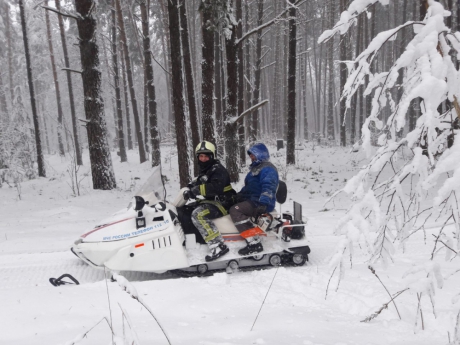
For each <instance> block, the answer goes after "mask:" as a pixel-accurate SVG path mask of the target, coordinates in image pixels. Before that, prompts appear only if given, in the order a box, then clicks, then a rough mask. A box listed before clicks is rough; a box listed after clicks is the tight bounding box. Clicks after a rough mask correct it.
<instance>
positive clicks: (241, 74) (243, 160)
mask: <svg viewBox="0 0 460 345" xmlns="http://www.w3.org/2000/svg"><path fill="white" fill-rule="evenodd" d="M236 22H237V23H238V26H237V27H236V34H237V36H238V38H241V37H242V36H243V5H242V0H236ZM237 55H238V115H240V114H241V113H242V112H243V111H244V64H243V61H244V58H243V45H242V44H239V45H238V47H237ZM243 121H244V120H241V122H240V123H237V128H238V147H239V156H240V165H242V166H243V165H245V164H246V147H245V146H244V126H243Z"/></svg>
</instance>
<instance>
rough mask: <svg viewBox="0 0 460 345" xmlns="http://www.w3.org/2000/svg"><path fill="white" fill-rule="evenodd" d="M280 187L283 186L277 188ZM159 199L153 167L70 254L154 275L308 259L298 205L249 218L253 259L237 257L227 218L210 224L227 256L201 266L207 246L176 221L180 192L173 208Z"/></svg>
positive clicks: (233, 230) (237, 242) (234, 233)
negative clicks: (255, 242) (254, 238)
mask: <svg viewBox="0 0 460 345" xmlns="http://www.w3.org/2000/svg"><path fill="white" fill-rule="evenodd" d="M283 188H285V185H284V186H280V189H283ZM281 194H282V193H281ZM165 195H166V191H165V188H164V185H163V183H162V176H161V173H160V169H159V168H156V169H155V170H154V172H153V174H152V175H151V176H150V177H149V179H148V180H147V181H146V183H145V184H144V186H143V187H142V188H141V189H140V190H139V191H138V193H136V196H135V197H134V198H133V200H132V201H131V202H130V203H129V205H128V207H127V208H126V209H123V210H121V211H119V212H117V213H115V214H114V215H112V216H111V217H109V218H108V219H106V220H105V221H103V222H101V223H100V225H97V226H95V227H94V229H92V230H91V231H89V232H87V233H85V234H83V235H81V236H80V238H79V239H78V240H76V241H75V243H74V245H73V246H72V248H71V250H72V252H73V253H74V254H75V255H76V256H78V257H79V258H80V259H82V260H83V261H84V262H86V263H87V264H89V265H91V266H93V267H96V268H104V267H107V268H108V269H110V270H114V271H141V272H155V273H163V272H166V271H169V270H176V269H181V270H184V271H188V272H197V273H200V274H203V273H205V272H206V271H208V270H215V269H226V268H227V267H230V268H231V269H235V268H237V267H245V266H259V265H273V266H277V265H281V264H286V263H290V264H294V265H303V264H304V263H305V262H306V261H307V260H308V254H309V252H310V248H309V246H308V241H307V240H306V239H305V230H304V228H305V225H306V224H303V223H302V215H301V205H300V204H298V203H294V214H289V213H283V214H278V213H276V212H272V213H269V214H265V215H263V216H260V217H259V218H258V219H254V222H255V225H258V226H259V227H260V228H261V229H262V230H263V231H264V237H263V243H264V248H265V250H264V251H263V252H262V253H260V254H259V255H253V256H248V257H241V256H240V255H238V249H240V248H242V247H244V246H245V242H244V241H243V239H242V238H241V237H240V236H239V233H238V231H237V230H236V228H235V226H234V225H233V222H232V220H231V219H230V216H225V217H222V218H219V219H216V220H215V224H216V226H217V227H218V229H219V231H220V232H221V233H222V235H223V237H224V239H225V241H226V244H227V245H228V247H229V248H230V252H229V253H228V254H226V255H225V256H223V257H221V258H220V259H218V260H216V261H214V262H208V263H206V262H205V260H204V257H205V255H206V253H207V250H208V249H207V246H206V245H200V244H198V243H197V242H196V238H195V235H194V234H187V235H186V234H185V233H184V229H183V227H182V225H181V224H180V222H179V219H178V217H177V209H176V206H175V205H180V206H181V205H182V204H184V203H185V200H181V198H182V193H179V196H178V198H176V200H174V202H173V203H167V202H165ZM282 199H283V198H280V200H279V201H281V202H284V201H285V200H286V196H285V195H284V200H282ZM185 230H187V229H185ZM186 232H188V231H186Z"/></svg>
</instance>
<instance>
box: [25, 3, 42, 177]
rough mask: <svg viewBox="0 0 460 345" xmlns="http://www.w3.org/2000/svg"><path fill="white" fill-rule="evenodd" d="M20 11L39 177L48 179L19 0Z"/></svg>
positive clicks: (27, 44) (27, 43) (27, 42)
mask: <svg viewBox="0 0 460 345" xmlns="http://www.w3.org/2000/svg"><path fill="white" fill-rule="evenodd" d="M19 11H20V15H21V26H22V38H23V41H24V53H25V56H26V68H27V80H28V81H29V92H30V105H31V107H32V116H33V122H34V129H35V146H36V149H37V164H38V176H40V177H46V170H45V161H44V159H43V152H42V142H41V138H40V124H39V120H38V112H37V105H36V102H35V90H34V82H33V81H34V79H33V77H32V63H31V61H30V52H29V41H28V38H27V27H26V15H25V10H24V2H23V0H19Z"/></svg>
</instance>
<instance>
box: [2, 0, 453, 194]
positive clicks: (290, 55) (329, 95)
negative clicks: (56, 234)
mask: <svg viewBox="0 0 460 345" xmlns="http://www.w3.org/2000/svg"><path fill="white" fill-rule="evenodd" d="M349 3H350V1H347V0H340V1H315V0H309V1H299V0H296V1H294V0H293V1H290V2H286V3H285V2H283V1H275V0H252V1H250V0H247V1H246V0H235V1H226V0H213V1H212V0H208V1H206V0H202V1H200V0H187V1H185V0H174V1H167V0H159V1H140V0H125V1H121V0H113V1H112V0H101V1H98V2H95V1H66V0H48V1H38V0H37V1H32V0H23V1H9V0H2V1H1V11H0V13H1V16H0V51H1V53H0V60H1V64H2V66H4V68H2V70H1V72H0V138H1V140H0V171H1V179H0V181H7V180H8V181H14V180H22V179H30V178H34V177H35V176H45V175H46V167H45V163H44V158H43V155H46V154H48V155H49V154H58V155H61V156H67V157H68V158H69V159H71V160H72V161H73V162H74V169H75V172H76V171H77V169H78V166H80V165H81V164H83V163H82V158H81V156H82V152H83V151H84V150H89V152H90V156H91V168H92V177H93V184H94V188H95V189H112V188H114V187H115V178H114V174H115V172H114V171H113V168H112V163H111V158H110V155H109V154H108V152H110V151H116V152H117V154H118V157H119V159H120V160H121V161H122V162H123V161H126V160H127V156H126V151H127V150H133V149H135V150H138V152H139V160H140V162H141V163H142V162H144V161H147V160H149V161H150V162H151V164H152V166H155V165H158V164H159V162H160V160H161V157H160V151H159V147H160V145H161V144H164V143H174V144H176V145H177V152H178V160H179V167H180V177H181V185H185V184H186V182H187V181H188V180H189V177H190V175H193V171H196V169H197V167H196V166H195V167H193V163H190V162H189V161H190V157H193V154H192V152H193V148H194V147H195V146H196V144H197V143H198V142H199V141H200V140H202V139H203V140H209V141H211V142H216V144H217V147H218V153H219V156H220V158H221V159H222V160H224V161H225V162H226V164H227V167H228V169H229V171H230V174H231V176H232V179H233V180H234V181H237V180H238V169H240V167H241V166H242V165H244V158H245V147H247V145H248V144H249V143H252V142H255V141H265V142H270V143H275V142H276V141H277V140H280V141H284V142H286V149H287V157H286V163H287V164H295V155H294V150H295V148H296V146H297V147H299V146H300V147H301V146H302V145H304V143H305V142H308V141H316V142H317V143H318V144H319V145H330V146H335V145H341V146H347V145H348V146H352V145H354V144H359V140H360V138H361V134H362V132H361V131H362V127H363V123H364V121H365V119H366V118H367V117H368V116H369V114H370V112H371V107H372V93H371V92H365V90H366V88H367V86H368V84H369V80H370V78H369V76H367V77H366V78H365V80H364V81H363V82H362V83H361V84H360V86H359V88H358V89H357V90H356V93H354V94H353V97H351V98H350V100H349V101H348V102H347V101H346V100H345V98H344V97H341V95H342V94H343V91H344V90H345V88H346V80H347V77H348V76H349V73H350V70H351V68H352V67H351V65H352V64H353V63H352V61H354V59H355V58H357V57H358V56H359V55H360V54H361V53H362V52H363V51H364V50H365V48H366V47H367V46H368V45H369V43H370V42H371V41H372V39H373V38H374V37H375V36H376V35H377V34H378V33H380V32H384V31H386V30H389V29H390V28H394V27H398V26H399V25H401V24H403V23H405V22H407V21H414V20H422V19H423V18H424V17H425V15H426V12H427V3H426V2H425V1H421V2H420V1H412V2H410V1H407V0H404V1H391V2H390V3H389V5H388V6H383V5H385V3H386V2H385V1H371V3H372V5H371V6H369V7H368V8H367V9H366V14H364V15H359V16H356V18H355V19H354V24H353V25H352V27H351V28H350V30H348V32H346V33H345V34H343V35H335V36H333V37H332V38H330V39H328V40H325V41H323V42H319V41H318V38H319V37H320V36H321V34H322V33H323V32H324V31H325V30H327V29H330V28H332V27H333V26H334V24H335V23H336V22H337V21H338V20H339V18H340V14H341V13H342V12H343V11H344V10H345V9H347V8H348V6H349ZM444 5H445V8H447V9H451V10H452V12H453V13H457V12H455V11H457V8H454V5H456V4H454V3H453V1H452V0H451V1H445V4H444ZM457 18H458V16H456V15H452V16H450V17H448V18H447V19H446V21H447V23H446V24H447V26H450V27H456V26H457V22H458V20H457ZM413 36H414V32H413V30H412V29H411V28H410V27H405V28H402V29H401V31H400V34H398V35H397V36H396V37H393V38H392V39H391V40H389V42H388V44H385V45H384V46H383V47H382V49H380V51H379V56H378V59H375V60H374V62H373V63H372V64H370V65H369V69H370V72H371V73H376V74H378V73H380V72H382V71H385V70H388V69H389V67H390V66H392V65H393V63H394V62H395V61H396V60H397V58H398V56H399V55H401V53H402V52H403V51H404V49H405V47H406V45H407V43H408V42H409V41H410V40H411V39H412V38H413ZM398 78H402V73H401V74H400V75H399V77H398ZM399 82H401V80H399ZM391 92H392V93H393V94H394V96H393V97H394V98H395V102H396V103H397V102H398V99H399V98H400V97H401V95H402V88H401V87H394V88H393V89H392V90H391ZM391 112H392V111H391V107H390V106H389V105H388V106H386V107H385V108H384V109H382V116H383V119H388V118H389V116H390V115H391ZM407 112H408V119H409V121H408V123H407V125H406V128H405V129H403V130H405V131H406V132H410V131H411V130H413V129H414V127H415V121H416V119H417V118H418V117H419V116H420V112H421V111H420V100H419V99H414V100H413V101H412V102H411V104H410V106H409V107H408V110H407ZM368 128H370V129H371V131H373V133H374V134H375V135H374V137H378V135H379V134H380V133H381V131H382V129H377V128H375V125H374V123H371V125H370V126H368ZM183 148H187V149H186V150H184V149H183Z"/></svg>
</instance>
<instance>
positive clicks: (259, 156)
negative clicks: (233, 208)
mask: <svg viewBox="0 0 460 345" xmlns="http://www.w3.org/2000/svg"><path fill="white" fill-rule="evenodd" d="M248 153H251V154H253V155H254V156H255V157H256V160H255V161H254V162H252V164H251V165H250V166H249V168H250V171H249V173H248V174H247V175H246V178H245V180H244V187H243V188H242V189H241V191H240V192H239V193H238V194H239V197H240V198H241V199H243V200H251V201H253V202H254V203H255V204H256V205H257V206H258V205H265V206H266V207H267V212H270V211H273V209H274V208H275V203H276V190H277V188H278V182H279V177H278V170H277V169H276V167H275V166H274V165H273V164H272V163H270V161H269V160H270V154H269V152H268V149H267V147H266V146H265V145H264V144H262V143H259V144H255V145H254V146H252V147H251V148H250V149H249V150H248Z"/></svg>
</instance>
